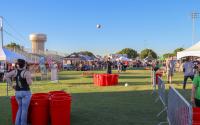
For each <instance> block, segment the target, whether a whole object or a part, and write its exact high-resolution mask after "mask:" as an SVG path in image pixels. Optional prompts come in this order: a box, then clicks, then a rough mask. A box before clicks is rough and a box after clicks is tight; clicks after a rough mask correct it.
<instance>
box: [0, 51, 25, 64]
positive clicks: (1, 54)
mask: <svg viewBox="0 0 200 125" xmlns="http://www.w3.org/2000/svg"><path fill="white" fill-rule="evenodd" d="M17 59H24V60H26V61H27V59H26V57H25V56H23V55H20V54H17V53H15V52H12V51H10V50H8V49H6V48H0V61H7V62H10V63H13V62H15V61H16V60H17Z"/></svg>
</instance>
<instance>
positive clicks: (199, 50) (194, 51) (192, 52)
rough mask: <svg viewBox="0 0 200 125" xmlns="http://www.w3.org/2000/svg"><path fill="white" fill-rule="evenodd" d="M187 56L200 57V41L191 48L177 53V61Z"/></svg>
mask: <svg viewBox="0 0 200 125" xmlns="http://www.w3.org/2000/svg"><path fill="white" fill-rule="evenodd" d="M187 56H197V57H200V41H199V42H198V43H196V44H195V45H193V46H191V47H190V48H188V49H186V50H184V51H181V52H178V53H177V59H180V58H182V57H187Z"/></svg>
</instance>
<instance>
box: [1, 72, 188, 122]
mask: <svg viewBox="0 0 200 125" xmlns="http://www.w3.org/2000/svg"><path fill="white" fill-rule="evenodd" d="M114 72H115V71H114ZM95 73H103V72H101V71H98V72H95ZM81 74H82V72H78V71H64V72H61V73H59V83H57V84H55V83H51V82H49V81H35V82H34V83H33V85H32V86H31V90H32V92H33V93H36V92H49V91H52V90H64V91H66V92H69V93H71V95H72V112H71V125H155V124H158V123H159V122H161V121H165V120H166V115H165V114H163V115H162V116H161V117H159V118H157V117H156V114H157V113H159V111H161V109H162V104H161V103H160V102H158V103H155V102H154V101H155V99H156V95H151V92H152V87H151V83H150V81H151V78H150V71H147V70H129V71H127V72H125V73H121V74H120V78H119V85H117V86H109V87H99V86H94V85H93V80H92V77H90V76H88V77H83V76H82V75H81ZM163 79H164V80H165V81H166V78H165V76H164V77H163ZM182 79H183V74H182V73H176V74H175V76H174V82H173V83H174V86H175V88H177V89H178V90H179V91H180V92H181V94H183V95H184V96H186V98H187V99H189V97H190V89H191V84H189V85H188V86H187V89H188V90H187V91H186V94H185V92H183V91H182ZM189 82H190V83H191V81H189ZM125 83H128V84H129V86H128V87H125V86H124V84H125ZM167 88H169V87H168V84H167ZM12 95H14V91H10V92H9V96H12ZM0 125H11V110H10V100H9V97H6V84H0Z"/></svg>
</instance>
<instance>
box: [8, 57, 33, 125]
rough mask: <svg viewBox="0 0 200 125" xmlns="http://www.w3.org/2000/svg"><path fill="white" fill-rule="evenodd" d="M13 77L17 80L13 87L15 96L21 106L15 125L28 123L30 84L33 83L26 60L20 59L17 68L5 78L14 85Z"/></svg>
mask: <svg viewBox="0 0 200 125" xmlns="http://www.w3.org/2000/svg"><path fill="white" fill-rule="evenodd" d="M12 78H15V80H16V84H14V85H13V88H14V89H15V98H16V100H17V103H18V106H19V107H18V112H17V116H16V121H15V125H27V115H28V108H29V104H30V100H31V91H30V87H29V85H31V84H32V79H31V73H30V71H28V70H27V67H26V62H25V60H23V59H18V60H17V69H16V70H13V71H11V72H9V73H7V74H6V75H5V79H6V81H7V82H9V84H10V85H12V83H11V79H12Z"/></svg>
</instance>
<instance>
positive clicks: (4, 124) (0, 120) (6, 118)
mask: <svg viewBox="0 0 200 125" xmlns="http://www.w3.org/2000/svg"><path fill="white" fill-rule="evenodd" d="M11 119H12V118H11V106H10V97H5V96H0V125H12V123H11V121H12V120H11Z"/></svg>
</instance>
